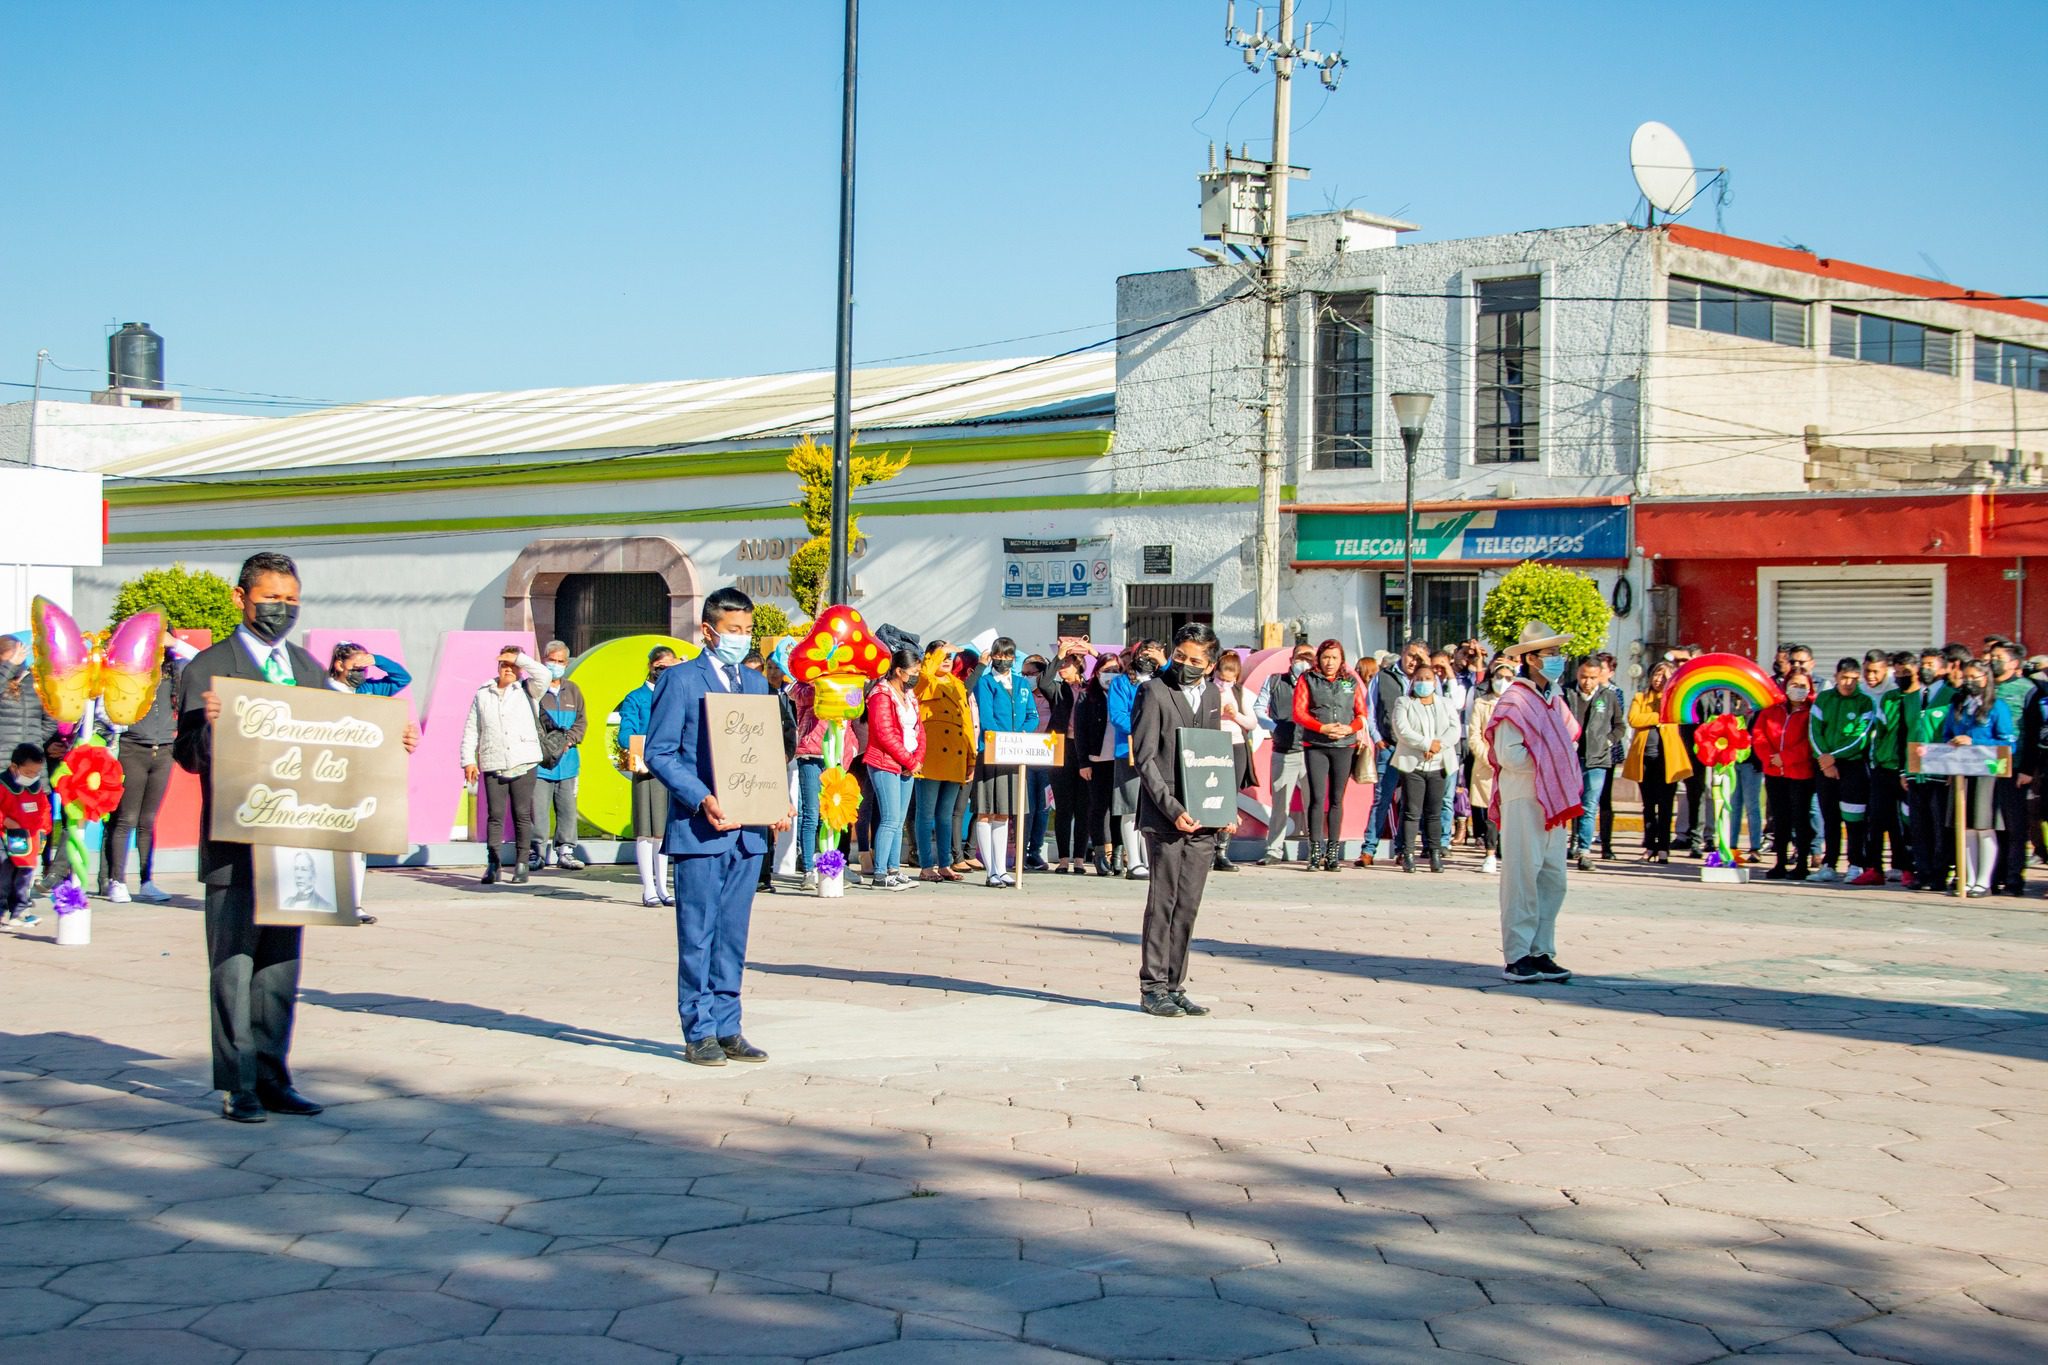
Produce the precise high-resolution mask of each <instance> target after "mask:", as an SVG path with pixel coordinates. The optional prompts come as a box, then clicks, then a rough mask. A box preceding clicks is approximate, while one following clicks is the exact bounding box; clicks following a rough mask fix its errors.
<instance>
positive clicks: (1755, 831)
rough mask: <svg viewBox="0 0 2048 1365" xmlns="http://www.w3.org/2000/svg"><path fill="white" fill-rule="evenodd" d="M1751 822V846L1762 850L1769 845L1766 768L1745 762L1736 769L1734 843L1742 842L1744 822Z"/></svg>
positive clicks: (1732, 830) (1731, 830)
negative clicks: (1765, 800) (1766, 818)
mask: <svg viewBox="0 0 2048 1365" xmlns="http://www.w3.org/2000/svg"><path fill="white" fill-rule="evenodd" d="M1744 820H1747V821H1748V822H1749V847H1750V848H1752V849H1756V850H1759V851H1761V850H1762V849H1764V848H1767V847H1769V843H1770V841H1769V837H1768V835H1767V834H1766V833H1765V831H1764V770H1763V769H1762V768H1753V767H1751V766H1750V765H1749V764H1747V763H1744V764H1742V765H1740V766H1739V767H1737V768H1736V769H1735V824H1734V826H1733V828H1731V829H1730V831H1729V834H1730V837H1731V838H1732V839H1733V841H1734V843H1735V844H1737V845H1740V844H1741V843H1742V822H1743V821H1744Z"/></svg>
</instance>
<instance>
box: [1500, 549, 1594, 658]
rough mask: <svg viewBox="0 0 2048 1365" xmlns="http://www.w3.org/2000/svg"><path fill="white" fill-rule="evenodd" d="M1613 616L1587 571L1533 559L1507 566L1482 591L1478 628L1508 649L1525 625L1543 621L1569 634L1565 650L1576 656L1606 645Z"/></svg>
mask: <svg viewBox="0 0 2048 1365" xmlns="http://www.w3.org/2000/svg"><path fill="white" fill-rule="evenodd" d="M1613 619H1614V613H1613V612H1612V611H1610V610H1609V609H1608V606H1607V599H1606V598H1605V597H1603V596H1601V593H1600V585H1599V584H1598V583H1595V582H1594V581H1593V579H1592V578H1591V576H1590V575H1587V574H1582V573H1577V572H1574V571H1573V570H1571V569H1566V568H1560V567H1559V566H1558V565H1555V564H1538V563H1536V562H1535V561H1534V560H1531V561H1529V562H1527V563H1525V564H1517V565H1516V566H1515V567H1514V568H1512V569H1509V570H1508V571H1507V573H1506V574H1504V575H1502V577H1501V580H1500V582H1499V583H1497V584H1495V585H1494V589H1493V591H1492V592H1489V593H1488V594H1486V601H1485V603H1484V604H1483V605H1482V606H1481V607H1480V609H1479V630H1480V633H1481V634H1483V635H1485V636H1486V639H1487V642H1488V643H1489V644H1491V645H1492V646H1493V647H1494V648H1495V649H1506V648H1507V647H1508V646H1509V645H1512V644H1514V643H1515V641H1516V640H1518V639H1520V638H1521V634H1522V627H1523V626H1525V625H1527V624H1528V623H1529V622H1531V621H1541V622H1542V623H1543V624H1544V625H1546V626H1549V627H1550V628H1551V629H1552V630H1553V631H1554V632H1556V633H1557V634H1559V635H1569V636H1571V637H1572V638H1571V641H1570V643H1569V644H1567V645H1566V646H1565V651H1564V652H1565V653H1566V654H1569V655H1573V656H1577V655H1581V654H1592V653H1595V652H1597V651H1598V650H1600V649H1602V648H1603V647H1605V645H1606V643H1607V627H1608V625H1609V623H1610V622H1612V621H1613Z"/></svg>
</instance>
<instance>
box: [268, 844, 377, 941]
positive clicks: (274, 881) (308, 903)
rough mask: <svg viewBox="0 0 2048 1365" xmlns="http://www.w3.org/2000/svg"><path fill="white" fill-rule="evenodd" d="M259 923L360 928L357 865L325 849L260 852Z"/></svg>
mask: <svg viewBox="0 0 2048 1365" xmlns="http://www.w3.org/2000/svg"><path fill="white" fill-rule="evenodd" d="M250 856H251V857H253V858H254V859H255V862H256V922H257V923H258V924H282V925H293V924H296V925H305V926H317V925H324V924H347V925H353V924H355V923H356V906H357V904H358V902H359V900H360V888H359V887H358V886H357V872H356V869H357V865H358V860H357V858H356V857H355V856H354V855H351V854H347V853H336V852H334V851H333V850H332V849H324V848H280V847H257V848H253V849H251V850H250Z"/></svg>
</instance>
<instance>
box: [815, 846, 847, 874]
mask: <svg viewBox="0 0 2048 1365" xmlns="http://www.w3.org/2000/svg"><path fill="white" fill-rule="evenodd" d="M811 865H812V866H813V867H815V868H816V869H817V871H818V875H819V876H821V877H836V876H838V875H839V874H840V873H842V872H844V871H846V855H845V854H844V853H841V852H840V851H839V850H838V849H836V848H828V849H826V850H825V851H824V852H823V853H820V854H819V855H818V856H817V857H816V858H814V859H812V860H811Z"/></svg>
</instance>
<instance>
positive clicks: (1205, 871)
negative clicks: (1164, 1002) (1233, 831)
mask: <svg viewBox="0 0 2048 1365" xmlns="http://www.w3.org/2000/svg"><path fill="white" fill-rule="evenodd" d="M1145 847H1146V849H1147V850H1148V851H1149V853H1150V855H1151V867H1152V880H1151V881H1150V882H1148V883H1146V886H1145V944H1144V956H1143V958H1142V960H1141V961H1140V963H1139V966H1138V989H1139V990H1140V991H1177V990H1179V989H1181V988H1182V987H1183V986H1184V985H1186V984H1187V979H1188V940H1189V939H1191V938H1193V937H1194V933H1195V915H1196V914H1197V913H1198V912H1199V911H1200V910H1201V908H1202V891H1203V889H1204V888H1205V887H1207V886H1208V884H1209V869H1210V868H1211V867H1212V866H1214V865H1215V862H1216V854H1217V851H1218V850H1220V849H1221V848H1222V847H1223V840H1222V831H1221V830H1214V829H1205V830H1200V831H1198V832H1196V833H1194V834H1182V833H1181V832H1180V831H1179V830H1170V831H1168V832H1166V833H1164V834H1162V833H1160V832H1159V831H1157V830H1149V829H1148V830H1146V831H1145Z"/></svg>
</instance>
